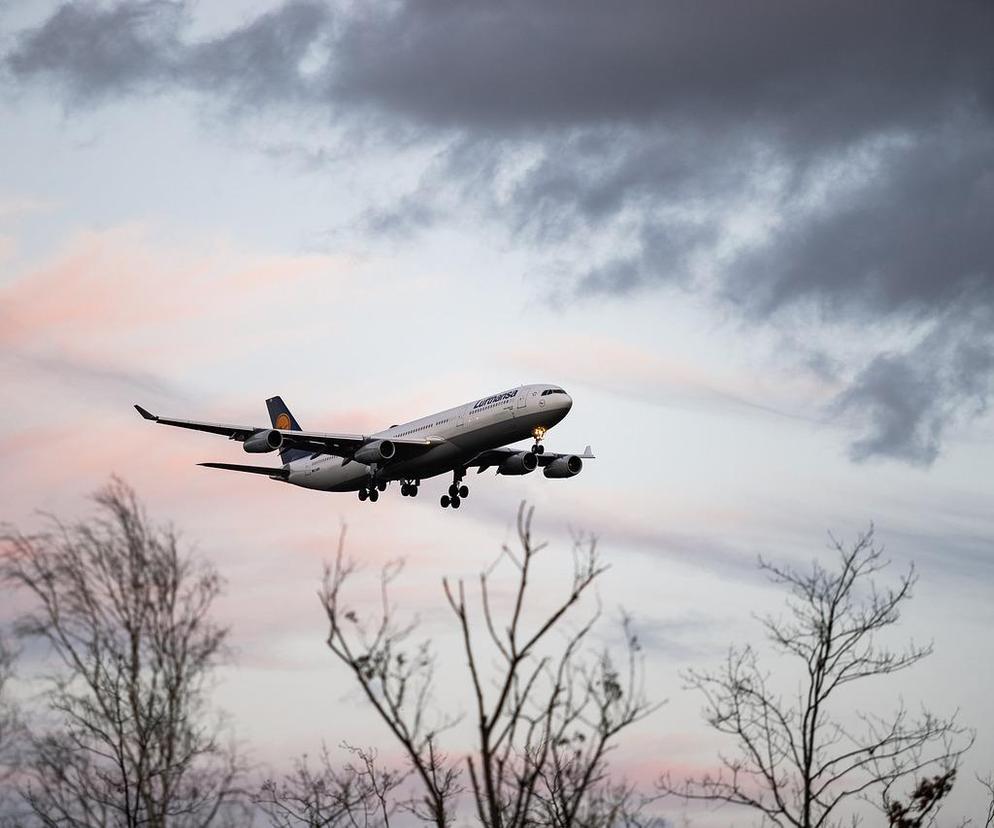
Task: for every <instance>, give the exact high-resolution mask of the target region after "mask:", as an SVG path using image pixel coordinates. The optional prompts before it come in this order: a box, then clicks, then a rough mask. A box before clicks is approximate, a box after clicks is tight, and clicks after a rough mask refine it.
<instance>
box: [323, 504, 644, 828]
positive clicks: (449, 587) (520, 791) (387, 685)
mask: <svg viewBox="0 0 994 828" xmlns="http://www.w3.org/2000/svg"><path fill="white" fill-rule="evenodd" d="M531 523H532V510H531V509H526V508H525V507H524V506H522V508H521V510H520V511H519V514H518V522H517V534H518V545H517V548H516V549H511V548H510V547H507V546H505V547H504V548H503V551H502V555H501V558H500V559H499V560H498V563H500V562H503V563H504V565H505V566H508V565H509V566H510V567H511V568H512V569H513V570H514V571H515V577H514V578H513V580H512V581H511V591H510V600H509V602H508V603H509V609H508V611H507V614H506V617H501V616H500V615H499V613H498V612H497V610H496V604H495V596H496V593H495V586H494V584H493V583H492V580H493V576H494V569H495V567H496V564H495V567H492V568H491V569H490V570H489V571H487V572H485V573H483V574H481V575H480V578H479V584H478V588H479V593H478V594H479V604H478V609H477V611H476V615H475V616H474V613H473V610H472V608H471V602H470V601H469V600H468V598H467V589H466V586H465V584H464V583H463V582H461V581H460V582H458V583H451V582H449V581H447V580H446V581H445V582H444V584H443V585H444V592H445V596H446V599H447V601H448V604H449V607H450V608H451V609H452V611H453V613H454V615H455V618H456V621H457V623H458V630H459V635H460V638H461V641H462V649H463V653H464V656H465V659H466V665H467V671H468V674H469V675H468V686H469V689H470V691H471V694H472V710H473V713H472V718H473V721H474V724H475V731H476V737H475V744H474V746H473V748H472V750H471V751H470V752H469V753H468V754H467V755H466V756H465V760H464V761H465V769H466V771H467V776H468V779H469V791H470V793H471V795H472V804H473V808H474V812H475V815H476V817H477V819H478V820H479V822H480V824H482V825H483V826H486V828H524V826H531V825H548V826H556V828H573V826H585V828H587V827H588V828H612V826H622V825H636V824H642V823H643V822H649V820H648V819H647V818H643V817H642V815H641V809H642V805H643V804H644V803H643V800H642V798H641V797H640V796H639V795H638V794H637V792H636V791H635V790H634V788H633V787H632V786H629V785H626V784H624V783H623V782H618V781H615V780H612V779H611V777H610V774H609V772H608V764H607V759H608V755H609V753H610V751H611V749H612V746H613V744H614V743H615V741H616V740H617V737H618V735H619V734H620V733H621V731H623V730H624V729H625V728H627V727H629V726H631V725H633V724H635V723H636V722H638V721H641V720H642V719H643V718H644V717H645V716H647V715H648V714H649V713H650V712H652V711H653V710H654V709H655V705H652V704H650V703H649V702H648V701H647V700H646V698H645V695H644V693H643V690H642V685H641V675H642V673H641V666H642V660H641V654H640V648H639V644H638V641H637V639H636V637H635V635H634V634H633V633H632V632H631V628H630V625H629V624H628V623H627V622H626V623H625V644H624V648H623V653H622V654H621V655H620V658H618V657H614V656H612V655H611V654H609V653H607V652H602V653H600V654H598V655H597V656H596V657H594V658H590V657H587V656H585V654H584V648H585V645H586V643H587V640H588V638H589V634H590V632H591V629H592V627H593V625H594V622H595V621H596V619H597V617H598V616H599V610H598V611H595V612H594V613H593V614H592V615H591V616H590V617H587V618H585V619H584V620H582V621H581V622H580V623H578V624H576V623H573V622H571V621H569V618H570V616H572V615H573V614H574V612H573V611H574V608H575V607H576V606H577V605H578V603H579V602H580V599H581V598H582V597H583V596H584V595H585V594H586V593H587V592H589V591H590V590H591V587H592V585H593V584H594V583H595V581H596V580H597V578H598V577H599V576H600V575H601V574H602V573H603V572H604V567H603V566H602V565H601V564H600V562H599V560H598V557H597V546H596V542H595V541H594V539H592V538H576V539H575V542H574V547H573V564H574V566H573V574H572V577H571V579H570V580H569V581H568V584H569V585H568V588H567V590H566V594H565V595H564V596H563V597H562V598H561V599H560V600H559V601H557V602H555V603H554V604H553V606H552V608H551V610H550V609H548V607H546V608H545V614H544V615H542V616H540V617H539V619H538V620H537V621H534V622H531V623H528V622H527V621H526V619H528V618H530V617H532V616H534V615H535V614H536V613H535V610H534V609H533V608H531V607H530V605H529V603H530V600H534V596H533V595H532V592H530V591H529V585H530V578H531V576H532V575H533V565H534V561H535V558H536V556H537V555H538V554H539V553H540V552H541V551H542V550H543V549H544V548H545V544H544V543H536V542H535V541H534V539H533V537H532V532H531ZM353 571H354V566H353V564H352V563H351V562H350V561H348V560H347V559H346V558H345V557H344V554H343V545H342V544H341V543H340V544H339V550H338V555H337V557H336V561H335V564H334V566H333V567H331V568H330V569H329V570H328V572H327V574H326V578H325V586H324V590H323V593H322V601H323V604H324V607H325V611H326V613H327V616H328V620H329V623H330V631H329V635H328V645H329V647H330V648H331V650H332V652H333V653H334V654H335V655H336V656H337V657H338V658H339V659H340V660H341V661H342V662H343V663H344V664H346V665H347V666H348V667H349V668H350V670H351V671H352V673H353V675H354V676H355V678H356V680H357V682H358V684H359V687H360V688H361V690H362V691H363V693H364V695H365V697H366V699H367V700H368V701H369V702H370V704H371V705H372V706H373V708H374V710H375V711H376V712H377V713H378V714H379V716H380V718H381V719H382V720H383V721H384V722H385V723H386V725H387V727H388V729H389V731H390V732H391V734H392V735H393V736H394V738H395V739H396V741H397V742H398V744H399V745H400V747H401V748H402V749H403V750H404V752H405V754H406V756H407V758H408V759H409V761H410V763H411V767H412V769H413V776H414V779H416V780H418V781H419V782H420V786H421V790H422V794H421V796H420V798H415V799H413V800H412V801H411V802H410V803H409V807H410V808H411V810H412V811H413V812H414V813H415V815H416V816H418V817H420V818H421V819H422V820H424V821H427V822H431V823H434V824H435V825H437V826H439V828H442V826H446V825H450V824H452V822H453V820H454V817H455V807H456V803H455V800H456V797H457V794H459V793H460V791H461V786H460V782H459V777H460V771H459V765H460V764H461V763H460V762H458V761H455V760H450V759H449V757H448V756H447V754H445V753H443V752H442V751H441V750H440V749H439V746H438V734H439V733H440V732H441V731H442V730H444V729H446V728H447V727H449V726H451V725H452V724H453V723H454V719H453V718H452V717H451V716H449V717H444V716H443V717H440V718H437V719H435V720H434V721H433V722H432V723H431V724H429V723H428V714H429V708H430V706H431V704H430V703H431V700H432V677H433V670H434V658H433V656H432V653H431V651H430V649H429V648H428V646H427V644H419V645H412V644H409V640H410V637H411V634H412V633H413V631H414V627H413V625H408V626H402V625H399V624H397V623H396V622H395V620H394V613H393V608H392V606H391V603H390V600H389V594H388V587H389V585H390V582H391V581H392V580H393V579H394V578H395V577H396V575H397V573H398V571H399V566H398V565H396V564H394V565H391V566H389V567H387V568H386V569H385V570H384V572H383V575H382V578H381V609H380V613H379V616H378V618H377V619H376V620H375V621H374V622H373V623H371V624H370V623H366V622H364V621H363V620H362V619H361V618H360V617H359V615H358V614H357V613H356V612H355V611H354V610H353V609H351V608H350V607H349V605H348V604H347V602H346V598H345V595H344V592H343V587H344V585H345V583H346V581H347V579H348V578H349V576H350V575H351V574H352V573H353ZM474 619H475V620H474ZM619 661H620V662H621V663H620V664H619V663H618V662H619Z"/></svg>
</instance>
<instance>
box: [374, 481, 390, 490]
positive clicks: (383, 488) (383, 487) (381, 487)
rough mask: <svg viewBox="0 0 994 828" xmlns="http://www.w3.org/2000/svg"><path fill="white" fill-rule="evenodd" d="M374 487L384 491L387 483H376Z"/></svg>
mask: <svg viewBox="0 0 994 828" xmlns="http://www.w3.org/2000/svg"><path fill="white" fill-rule="evenodd" d="M376 488H377V489H379V490H380V491H381V492H385V491H386V490H387V484H386V482H383V483H377V484H376Z"/></svg>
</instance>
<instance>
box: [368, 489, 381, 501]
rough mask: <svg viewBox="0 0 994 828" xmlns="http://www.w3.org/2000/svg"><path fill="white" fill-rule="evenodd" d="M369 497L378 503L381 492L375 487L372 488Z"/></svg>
mask: <svg viewBox="0 0 994 828" xmlns="http://www.w3.org/2000/svg"><path fill="white" fill-rule="evenodd" d="M369 499H370V500H371V501H372V502H373V503H376V501H377V500H379V499H380V493H379V492H378V491H376V489H373V490H372V491H371V492H370V493H369Z"/></svg>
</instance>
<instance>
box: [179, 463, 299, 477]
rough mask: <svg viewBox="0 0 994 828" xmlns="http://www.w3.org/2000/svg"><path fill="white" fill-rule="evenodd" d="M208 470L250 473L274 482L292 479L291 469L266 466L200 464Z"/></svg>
mask: <svg viewBox="0 0 994 828" xmlns="http://www.w3.org/2000/svg"><path fill="white" fill-rule="evenodd" d="M197 465H198V466H205V467H207V468H208V469H227V470H228V471H240V472H248V473H249V474H264V475H266V476H267V477H272V478H273V479H274V480H286V479H287V478H289V477H290V471H289V469H274V468H267V467H266V466H239V465H238V464H237V463H198V464H197Z"/></svg>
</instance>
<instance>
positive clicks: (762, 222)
mask: <svg viewBox="0 0 994 828" xmlns="http://www.w3.org/2000/svg"><path fill="white" fill-rule="evenodd" d="M194 19H195V10H194V9H193V7H192V6H189V5H187V4H185V3H182V2H176V3H170V2H132V3H129V2H123V3H119V4H117V5H112V6H103V5H96V4H91V3H74V4H67V5H64V6H61V7H60V8H59V9H58V10H57V11H56V12H54V13H53V14H52V15H51V16H50V17H49V18H48V19H47V20H46V21H45V22H43V23H42V24H41V25H40V26H38V27H36V28H33V29H30V30H26V31H23V32H21V33H20V34H19V35H18V36H17V37H16V38H15V45H14V47H13V49H12V50H11V51H10V52H9V53H8V54H7V56H6V58H5V61H4V62H5V66H6V69H7V72H8V73H9V74H10V75H11V76H12V77H13V78H14V79H15V80H17V81H19V82H20V83H22V84H28V83H31V82H34V81H37V80H48V81H52V82H55V83H56V84H57V85H58V86H59V87H60V88H61V89H62V90H64V92H65V94H66V95H67V99H68V100H69V101H70V102H72V103H76V104H81V103H87V102H91V101H99V100H103V99H106V98H108V97H113V96H115V95H121V94H128V93H133V92H136V91H139V90H141V91H145V90H173V89H179V90H193V91H196V92H198V93H200V94H201V95H202V96H203V97H204V99H207V100H215V101H218V102H219V103H220V105H222V106H223V107H233V108H236V109H246V110H252V111H262V110H265V109H266V108H279V109H280V110H281V111H285V110H286V108H287V107H291V108H292V107H296V109H297V111H298V112H300V113H305V114H306V115H314V114H318V115H320V116H322V117H329V118H330V119H331V120H333V121H334V122H335V123H336V124H352V125H362V126H363V127H364V128H367V129H369V128H371V129H373V130H375V131H377V133H378V134H379V135H380V136H382V137H383V140H385V141H386V142H387V143H388V144H389V143H390V142H393V143H394V144H395V145H396V146H397V147H398V150H399V151H408V150H411V148H412V147H413V148H415V150H416V151H414V153H413V154H412V159H414V160H413V161H412V163H415V164H417V165H419V166H420V169H421V171H422V175H420V176H415V183H414V185H413V187H411V186H410V185H409V182H408V183H407V184H404V185H397V187H398V189H397V190H396V191H395V192H390V193H386V194H384V195H383V196H382V198H383V203H384V204H386V205H388V206H387V207H385V208H384V207H380V206H378V205H376V204H365V205H362V206H360V207H359V213H360V214H361V216H362V217H363V225H364V227H365V228H366V230H367V231H368V232H371V233H373V234H376V235H384V234H396V233H411V232H417V231H418V230H420V229H423V228H426V227H431V226H432V225H433V224H435V223H438V222H440V221H450V220H454V219H460V218H462V217H464V216H465V215H466V213H467V207H473V208H476V209H477V210H478V211H479V213H474V215H483V216H485V217H486V218H487V220H488V221H491V222H494V223H495V224H496V225H498V226H502V227H503V228H504V229H505V231H506V232H507V234H508V237H509V238H512V239H514V240H515V242H519V241H525V242H527V243H528V244H529V246H530V249H531V251H532V252H533V254H534V255H536V256H538V258H539V260H540V262H541V263H542V267H543V268H544V269H545V270H546V271H547V272H550V273H557V274H560V276H561V278H560V279H559V280H558V282H557V284H558V287H559V289H558V290H554V291H550V292H551V293H554V294H555V295H556V298H557V300H558V301H587V302H589V301H593V300H600V299H601V298H603V297H620V298H623V299H624V298H628V297H631V296H633V295H637V294H638V293H639V292H642V291H646V290H649V289H653V288H658V287H660V286H665V287H674V286H679V287H680V288H682V289H686V290H692V291H695V292H699V293H701V294H703V295H704V296H706V297H708V299H709V300H710V301H712V302H713V303H715V305H716V306H717V307H719V308H720V309H721V310H722V311H723V312H725V313H729V314H730V318H732V319H737V320H739V322H740V323H741V324H744V325H747V326H751V327H755V326H759V327H763V328H770V329H772V330H773V331H775V332H779V333H780V334H782V335H783V337H784V339H785V341H790V340H796V339H798V335H797V334H798V328H799V324H801V323H798V321H797V320H798V318H803V319H804V320H805V322H804V323H803V324H810V320H815V322H816V325H817V332H819V333H824V334H825V336H823V337H821V338H822V339H823V340H825V342H826V343H827V344H823V345H821V346H819V347H810V348H809V358H808V360H807V362H808V363H810V364H811V365H812V366H818V365H821V366H825V365H832V366H834V367H833V374H834V375H835V376H836V377H838V378H840V379H841V380H843V381H847V382H848V383H849V388H848V390H845V391H843V392H842V394H841V395H840V396H839V398H838V400H837V403H836V405H834V406H832V407H830V408H829V409H828V411H829V412H830V413H832V414H834V415H835V416H838V417H840V418H842V419H843V421H845V422H852V423H863V424H864V425H865V428H866V430H865V431H863V432H862V433H861V434H859V435H858V436H857V437H856V438H855V440H854V441H853V444H852V447H851V454H852V456H854V457H857V458H861V459H868V458H871V457H890V458H895V459H901V460H905V461H910V462H913V463H918V464H928V463H930V462H932V461H933V460H934V459H935V458H936V457H937V456H938V453H939V451H940V450H941V443H942V440H943V438H944V437H945V435H946V434H947V432H948V430H949V426H950V425H951V424H952V423H954V422H958V421H962V420H965V419H969V417H970V416H971V415H972V414H975V413H976V412H978V411H982V410H984V409H985V405H986V393H987V391H986V389H987V388H988V386H989V380H990V377H991V371H992V368H991V365H992V363H991V360H990V359H989V358H988V356H989V354H988V352H987V351H985V350H984V349H985V348H987V347H989V341H988V340H986V339H984V338H983V337H981V341H980V343H979V344H978V343H977V342H976V338H975V334H976V333H977V328H976V327H975V325H974V323H972V322H970V321H966V322H964V321H962V320H961V319H960V318H959V316H958V313H957V311H958V309H961V308H964V307H973V308H976V307H982V308H986V309H989V310H992V311H994V269H992V265H991V262H992V261H994V236H992V235H991V234H990V233H989V232H988V230H987V228H988V227H989V226H990V223H991V217H992V216H994V173H992V172H991V171H992V169H994V52H992V50H991V49H990V43H991V42H994V7H992V6H991V5H990V3H986V2H982V0H966V1H965V2H962V3H956V4H952V5H949V4H916V5H913V6H909V5H908V4H906V3H903V2H899V0H882V2H877V3H872V4H866V3H859V2H855V0H843V2H841V3H834V4H832V5H831V6H830V7H829V6H824V5H818V4H797V3H793V2H788V0H765V2H763V3H759V4H755V3H752V4H742V3H736V2H732V0H726V2H719V3H717V4H709V5H708V6H707V7H702V6H701V5H700V4H698V3H694V2H690V0H668V2H662V3H660V2H649V0H645V2H642V1H641V0H639V1H638V2H632V3H630V4H626V5H625V7H624V8H623V9H620V8H619V7H618V6H616V5H612V4H605V3H601V2H595V0H581V1H580V2H576V1H575V0H573V2H566V0H553V2H548V3H541V4H535V3H530V2H525V0H512V2H509V3H503V4H501V5H499V6H493V5H492V4H487V3H482V2H453V1H452V0H442V1H441V2H435V3H430V4H423V3H415V2H398V3H391V4H376V5H368V4H356V5H346V4H340V5H335V6H330V7H329V6H326V5H324V4H318V3H311V2H287V3H283V4H280V5H276V6H274V7H273V8H272V9H271V10H269V11H267V12H265V13H263V14H259V15H257V16H256V17H254V18H251V19H249V20H247V21H242V22H239V23H238V24H237V25H235V26H234V27H232V28H230V29H228V30H226V31H223V32H220V33H216V34H213V35H211V36H200V37H199V38H194V37H192V36H191V35H190V32H191V30H192V28H191V21H192V20H194ZM352 137H355V136H354V135H353V136H352ZM426 149H427V150H428V151H427V152H425V150H426ZM283 150H284V151H287V152H291V154H292V150H290V149H288V148H285V147H284V148H283ZM333 155H334V154H333ZM318 157H324V156H323V155H320V154H319V156H318ZM336 157H339V156H336ZM426 159H427V160H426ZM405 187H406V189H405ZM564 274H565V275H564ZM940 322H941V324H942V325H943V326H944V328H945V331H944V333H943V347H941V348H940V349H939V351H938V353H937V354H931V355H930V354H925V353H924V352H923V351H921V350H917V349H916V346H915V345H914V344H913V343H911V344H908V343H905V346H904V348H903V349H898V350H897V351H895V350H894V349H893V347H892V346H891V344H890V343H886V342H884V340H885V339H886V338H887V336H889V335H890V333H891V332H892V331H893V330H894V329H895V328H900V327H902V326H915V325H917V326H924V327H925V328H926V329H927V328H929V327H930V326H931V327H935V326H936V325H937V324H939V323H940ZM854 330H858V331H859V333H860V339H861V341H862V342H863V344H864V348H863V350H862V351H861V352H860V353H858V354H856V353H853V352H852V351H851V349H846V348H844V347H841V346H840V345H839V344H837V343H832V341H831V340H832V339H833V335H834V337H835V338H836V339H842V338H845V337H848V336H850V335H851V334H852V333H853V331H854ZM802 333H803V331H802ZM794 370H796V368H795V369H794ZM952 378H955V379H952ZM912 385H913V386H914V387H915V388H916V389H917V392H918V394H919V396H918V397H917V399H918V405H917V409H918V410H919V412H920V416H912V415H911V413H910V412H908V411H906V410H902V405H903V401H904V398H903V397H902V395H901V393H900V391H899V390H898V389H899V388H910V387H911V386H912ZM905 407H906V406H905Z"/></svg>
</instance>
